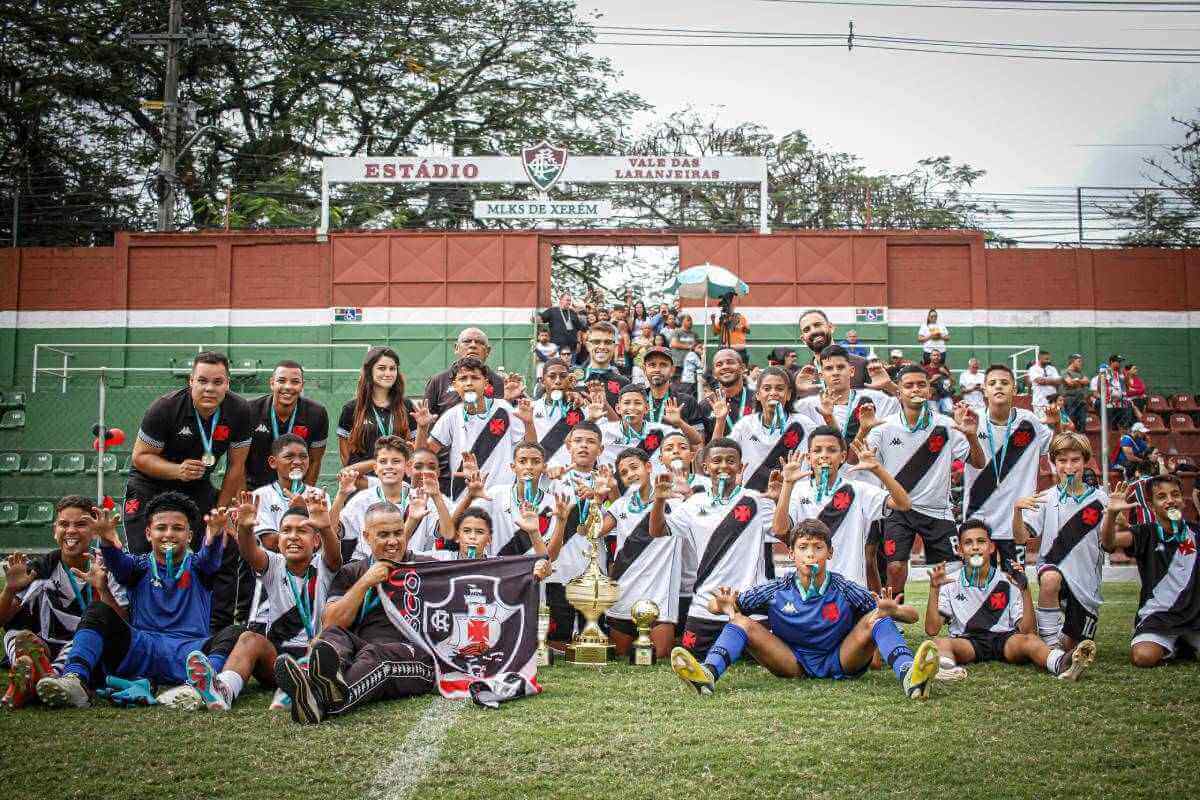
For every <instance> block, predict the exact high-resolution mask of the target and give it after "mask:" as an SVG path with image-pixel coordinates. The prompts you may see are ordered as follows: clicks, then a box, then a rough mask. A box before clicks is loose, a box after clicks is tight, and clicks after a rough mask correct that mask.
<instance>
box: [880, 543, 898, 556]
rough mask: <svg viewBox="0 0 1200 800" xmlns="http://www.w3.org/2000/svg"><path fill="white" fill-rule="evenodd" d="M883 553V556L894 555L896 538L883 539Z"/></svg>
mask: <svg viewBox="0 0 1200 800" xmlns="http://www.w3.org/2000/svg"><path fill="white" fill-rule="evenodd" d="M883 554H884V555H885V556H894V555H896V540H895V539H884V540H883Z"/></svg>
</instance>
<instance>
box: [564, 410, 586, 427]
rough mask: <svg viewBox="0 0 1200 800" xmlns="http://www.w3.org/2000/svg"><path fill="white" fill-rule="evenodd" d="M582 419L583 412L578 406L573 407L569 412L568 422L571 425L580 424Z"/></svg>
mask: <svg viewBox="0 0 1200 800" xmlns="http://www.w3.org/2000/svg"><path fill="white" fill-rule="evenodd" d="M582 419H583V413H582V412H580V410H579V409H577V408H572V409H571V410H570V411H568V412H567V424H568V425H570V426H571V427H575V426H576V425H578V424H579V423H580V421H581V420H582Z"/></svg>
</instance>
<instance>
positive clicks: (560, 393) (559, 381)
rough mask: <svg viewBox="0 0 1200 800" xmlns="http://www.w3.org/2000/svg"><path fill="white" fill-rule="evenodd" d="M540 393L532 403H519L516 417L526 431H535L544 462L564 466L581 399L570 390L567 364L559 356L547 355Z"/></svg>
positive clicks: (571, 382) (568, 458)
mask: <svg viewBox="0 0 1200 800" xmlns="http://www.w3.org/2000/svg"><path fill="white" fill-rule="evenodd" d="M540 381H541V384H542V396H541V397H539V398H538V399H536V400H534V401H533V403H532V404H525V403H519V404H518V405H517V416H518V417H519V418H520V419H521V421H522V422H523V423H524V424H525V429H526V430H533V431H534V432H535V435H536V438H537V441H538V444H540V445H541V446H542V449H543V450H545V452H546V464H547V465H548V466H552V467H559V466H566V465H567V464H569V463H570V462H571V456H570V454H569V453H568V452H567V447H566V442H567V436H568V435H569V434H570V433H571V430H572V429H573V428H574V427H575V426H576V425H578V424H579V423H580V422H583V419H584V410H583V406H584V405H585V402H584V398H583V396H582V395H581V394H579V393H578V392H576V391H575V390H574V377H573V376H572V375H571V367H570V365H569V364H567V362H566V361H564V360H563V359H561V358H551V359H549V360H548V361H547V362H546V364H545V368H544V370H543V371H542V374H541V377H540Z"/></svg>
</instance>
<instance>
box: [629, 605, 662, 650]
mask: <svg viewBox="0 0 1200 800" xmlns="http://www.w3.org/2000/svg"><path fill="white" fill-rule="evenodd" d="M629 614H630V616H632V617H633V622H634V624H635V625H637V632H638V635H637V639H635V640H634V642H633V649H632V650H630V651H629V663H630V664H633V665H634V666H635V667H652V666H654V663H655V661H657V660H658V659H657V656H656V655H655V653H654V642H653V641H651V639H650V629H651V628H652V627H654V623H655V622H657V621H658V604H657V603H655V602H654V601H653V600H638V601H637V602H636V603H634V604H633V608H631V609H630V610H629Z"/></svg>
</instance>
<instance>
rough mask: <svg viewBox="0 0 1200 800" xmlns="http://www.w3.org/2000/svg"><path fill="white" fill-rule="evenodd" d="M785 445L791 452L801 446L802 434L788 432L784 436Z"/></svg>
mask: <svg viewBox="0 0 1200 800" xmlns="http://www.w3.org/2000/svg"><path fill="white" fill-rule="evenodd" d="M783 444H784V446H785V447H787V448H788V449H789V450H791V449H794V448H796V447H799V446H800V434H798V433H796V432H795V431H788V432H787V433H785V434H784V435H783Z"/></svg>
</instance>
